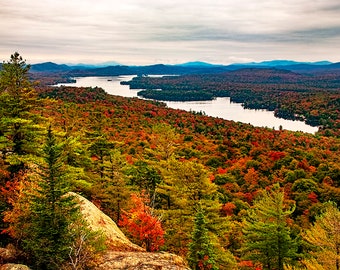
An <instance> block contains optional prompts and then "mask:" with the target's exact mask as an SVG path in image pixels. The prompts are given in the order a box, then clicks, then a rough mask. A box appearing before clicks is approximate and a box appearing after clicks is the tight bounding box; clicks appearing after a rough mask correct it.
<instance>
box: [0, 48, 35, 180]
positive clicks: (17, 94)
mask: <svg viewBox="0 0 340 270" xmlns="http://www.w3.org/2000/svg"><path fill="white" fill-rule="evenodd" d="M29 69H30V66H29V65H27V64H26V62H25V61H24V60H23V58H22V57H21V56H20V55H19V53H17V52H15V53H14V54H12V55H11V58H10V60H9V61H8V62H7V63H3V64H2V70H1V71H0V151H1V153H2V155H3V156H4V157H6V158H7V160H8V163H10V164H11V166H10V170H11V171H12V172H14V173H16V172H18V171H19V170H20V169H22V168H23V166H24V162H23V161H22V159H21V158H20V156H21V157H22V156H24V155H27V154H31V153H34V152H35V151H36V149H37V147H36V144H35V143H34V142H36V141H37V140H38V138H39V136H37V130H39V128H38V126H37V125H36V124H37V122H38V116H36V115H34V114H31V113H30V111H31V109H32V108H33V107H34V106H35V104H36V102H37V95H36V92H35V90H34V88H33V87H32V84H31V82H30V81H29V78H28V71H29Z"/></svg>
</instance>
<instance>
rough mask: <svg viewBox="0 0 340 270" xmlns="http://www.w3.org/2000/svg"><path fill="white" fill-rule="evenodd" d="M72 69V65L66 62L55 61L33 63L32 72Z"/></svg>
mask: <svg viewBox="0 0 340 270" xmlns="http://www.w3.org/2000/svg"><path fill="white" fill-rule="evenodd" d="M70 69H71V67H69V66H68V65H65V64H62V65H58V64H56V63H53V62H45V63H40V64H33V65H31V69H30V70H31V71H32V72H60V71H68V70H70Z"/></svg>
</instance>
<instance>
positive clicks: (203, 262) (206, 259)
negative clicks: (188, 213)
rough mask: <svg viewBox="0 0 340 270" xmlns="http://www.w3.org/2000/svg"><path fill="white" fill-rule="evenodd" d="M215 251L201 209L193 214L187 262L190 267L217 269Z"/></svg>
mask: <svg viewBox="0 0 340 270" xmlns="http://www.w3.org/2000/svg"><path fill="white" fill-rule="evenodd" d="M215 258H216V253H215V251H214V247H213V245H212V243H211V241H210V239H209V235H208V229H207V222H206V220H205V215H204V213H203V211H202V209H200V208H199V209H198V211H197V214H196V216H195V221H194V228H193V231H192V234H191V242H190V243H189V252H188V262H189V265H190V267H191V268H192V269H195V270H196V269H218V267H217V265H216V262H215Z"/></svg>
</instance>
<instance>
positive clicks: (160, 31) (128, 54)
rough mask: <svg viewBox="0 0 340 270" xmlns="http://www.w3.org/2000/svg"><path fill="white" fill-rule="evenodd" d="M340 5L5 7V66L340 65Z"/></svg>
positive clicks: (0, 33)
mask: <svg viewBox="0 0 340 270" xmlns="http://www.w3.org/2000/svg"><path fill="white" fill-rule="evenodd" d="M339 45H340V1H339V0H171V1H165V0H119V1H118V0H34V1H22V0H20V1H19V0H0V60H1V62H2V61H7V60H9V58H10V55H11V54H12V53H14V52H15V51H17V52H19V53H20V55H22V56H23V58H24V59H26V61H27V63H30V64H34V63H41V62H47V61H52V62H55V63H59V64H61V63H67V64H76V63H87V64H95V63H102V62H110V61H114V62H117V63H120V64H123V65H151V64H157V63H163V64H179V63H185V62H190V61H204V62H209V63H214V64H231V63H244V62H260V61H265V60H274V59H285V60H295V61H305V62H314V61H322V60H328V61H331V62H340V51H339V47H340V46H339Z"/></svg>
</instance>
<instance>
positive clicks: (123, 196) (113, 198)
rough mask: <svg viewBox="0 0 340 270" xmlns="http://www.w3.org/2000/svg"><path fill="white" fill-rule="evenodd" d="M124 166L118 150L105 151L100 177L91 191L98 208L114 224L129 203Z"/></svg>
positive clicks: (129, 191) (124, 162) (128, 188)
mask: <svg viewBox="0 0 340 270" xmlns="http://www.w3.org/2000/svg"><path fill="white" fill-rule="evenodd" d="M125 165H126V159H125V156H123V155H122V154H121V152H120V151H119V150H118V149H114V150H107V154H106V156H105V158H103V160H102V165H101V168H102V169H101V177H100V178H99V179H97V181H96V183H95V184H94V185H93V189H92V193H93V194H94V197H95V199H96V200H97V201H98V204H100V207H101V208H102V209H103V211H104V212H105V213H106V214H107V215H109V216H110V217H111V218H112V219H113V220H114V221H115V222H118V221H119V220H120V219H121V214H122V209H123V208H127V205H128V203H129V202H130V194H131V188H130V187H129V186H128V185H127V183H126V177H125V175H124V174H123V170H124V167H125Z"/></svg>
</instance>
